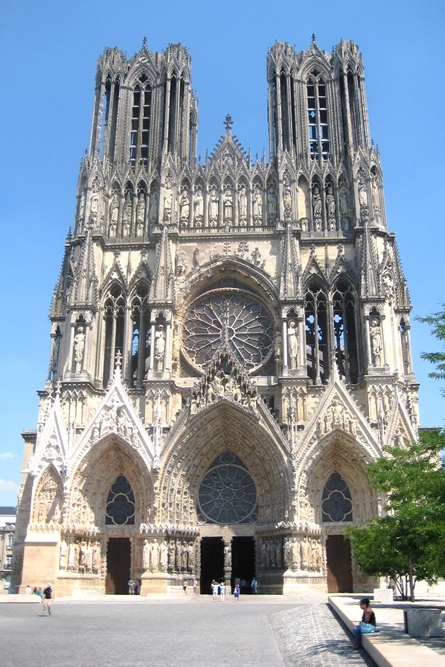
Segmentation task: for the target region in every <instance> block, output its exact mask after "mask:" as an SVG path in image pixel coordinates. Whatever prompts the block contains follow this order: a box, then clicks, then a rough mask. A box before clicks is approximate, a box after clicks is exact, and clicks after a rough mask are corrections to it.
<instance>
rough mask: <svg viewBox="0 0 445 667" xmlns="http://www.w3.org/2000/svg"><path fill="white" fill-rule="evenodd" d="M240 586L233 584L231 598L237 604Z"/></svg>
mask: <svg viewBox="0 0 445 667" xmlns="http://www.w3.org/2000/svg"><path fill="white" fill-rule="evenodd" d="M240 588H241V587H240V585H239V584H235V592H234V593H233V597H234V598H235V602H238V600H239V594H240Z"/></svg>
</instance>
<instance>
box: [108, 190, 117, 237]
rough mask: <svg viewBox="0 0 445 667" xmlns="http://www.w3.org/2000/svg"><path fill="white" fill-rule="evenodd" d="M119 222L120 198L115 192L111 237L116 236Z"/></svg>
mask: <svg viewBox="0 0 445 667" xmlns="http://www.w3.org/2000/svg"><path fill="white" fill-rule="evenodd" d="M118 220H119V197H118V195H117V192H116V191H114V193H113V197H112V199H111V204H110V236H116V230H117V223H118Z"/></svg>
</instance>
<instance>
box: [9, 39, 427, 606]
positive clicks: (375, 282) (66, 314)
mask: <svg viewBox="0 0 445 667" xmlns="http://www.w3.org/2000/svg"><path fill="white" fill-rule="evenodd" d="M267 78H268V118H269V148H270V159H269V161H268V162H267V161H266V160H265V159H263V160H260V161H255V162H252V161H251V159H250V158H249V157H248V156H247V154H246V152H245V151H244V149H243V148H242V146H241V144H240V142H239V140H238V139H237V138H236V136H235V135H234V134H233V132H232V125H233V122H232V119H231V117H230V116H227V117H226V119H225V134H224V135H223V137H222V138H221V139H220V141H219V142H218V144H217V145H216V146H215V148H214V151H213V152H212V154H211V156H210V157H209V158H207V159H206V161H205V163H202V162H201V161H199V160H197V158H196V142H197V118H198V111H197V110H198V105H197V100H196V98H195V96H194V94H193V92H192V90H191V87H190V81H191V60H190V55H189V53H188V52H187V50H186V49H185V48H184V47H182V46H181V45H170V46H169V47H168V48H167V49H166V50H165V52H164V53H152V52H150V51H148V49H147V46H146V44H145V42H144V44H143V46H142V49H141V50H140V51H139V53H137V54H136V55H135V56H134V57H133V58H131V59H130V60H127V59H126V57H125V56H124V54H123V53H122V52H121V51H119V50H118V49H107V50H106V51H105V53H104V54H103V56H102V57H101V58H100V59H99V63H98V69H97V76H96V89H95V98H94V110H93V120H92V129H91V139H90V147H89V151H88V154H87V155H86V156H85V158H84V159H83V161H82V164H81V168H80V175H79V181H78V192H77V200H76V207H75V221H74V227H73V233H72V234H69V235H68V237H67V240H66V244H65V250H64V257H63V262H62V267H61V271H60V276H59V279H58V282H57V284H56V287H55V290H54V296H53V301H52V305H51V310H50V320H51V332H50V341H51V350H50V361H49V367H48V377H47V381H46V384H45V386H44V388H43V389H42V390H41V391H40V392H39V396H40V405H39V417H38V426H37V430H36V431H27V432H25V433H24V434H23V437H24V439H25V456H24V459H25V466H24V467H25V473H24V481H23V486H22V489H21V492H20V503H19V512H18V518H17V545H16V554H15V583H16V587H18V586H23V584H22V583H21V582H25V584H28V583H29V584H30V585H34V583H36V584H38V583H40V582H41V581H42V578H45V577H46V578H47V579H48V580H51V581H54V582H55V585H56V587H57V590H58V594H60V595H62V594H72V592H73V591H74V590H90V591H93V590H94V591H98V592H107V593H126V592H127V582H128V580H129V579H130V577H133V578H134V579H137V578H140V579H142V580H143V591H144V592H145V593H148V592H167V591H169V590H170V589H175V588H177V587H178V586H179V585H180V584H181V583H182V580H183V578H184V577H187V576H197V577H198V578H199V579H200V583H201V590H202V591H203V592H208V591H209V590H210V588H209V585H210V581H211V580H212V579H214V578H218V577H219V578H224V579H225V580H226V581H227V583H228V584H230V583H231V584H233V582H234V580H235V579H236V578H239V579H240V580H246V581H250V580H251V579H252V578H253V577H254V576H256V578H257V579H258V582H259V586H260V589H261V590H262V591H270V592H282V593H288V592H291V591H293V590H298V589H299V588H301V587H302V586H311V587H318V588H322V589H324V590H329V591H335V590H341V591H352V590H354V589H360V590H365V589H366V588H367V587H368V588H372V587H373V586H374V582H373V581H371V580H368V579H366V578H364V577H363V575H361V574H360V573H359V572H358V570H357V569H356V566H355V564H354V562H353V561H351V555H350V552H349V546H348V543H347V542H346V541H345V539H344V532H345V530H346V528H347V526H349V525H351V524H358V523H361V522H363V521H366V520H368V519H370V518H372V517H374V516H377V515H378V513H379V506H378V500H377V497H376V494H375V493H374V491H373V490H372V488H371V487H370V485H369V481H368V478H367V475H366V472H365V466H366V463H368V462H370V461H373V460H375V459H376V458H377V457H379V456H380V455H381V453H382V448H383V447H384V446H385V445H388V444H392V445H397V446H404V443H406V442H410V441H412V440H413V439H415V437H416V432H417V426H418V413H417V389H418V387H417V384H416V380H415V377H414V374H413V368H412V360H411V346H410V338H409V335H410V333H409V332H410V324H409V317H410V311H411V304H410V300H409V295H408V291H407V286H406V281H405V277H404V275H403V271H402V267H401V263H400V258H399V254H398V250H397V245H396V242H395V237H394V234H392V233H391V232H390V231H389V230H388V225H387V220H386V214H385V203H384V197H383V181H382V169H381V164H380V157H379V153H378V151H377V149H376V147H375V146H374V144H373V142H372V141H371V139H370V132H369V121H368V112H367V106H366V95H365V84H364V72H363V63H362V58H361V55H360V52H359V49H358V47H357V46H356V45H355V44H354V43H353V42H350V41H342V42H340V44H338V45H337V46H336V47H335V48H334V49H333V51H332V53H331V54H328V53H326V52H325V51H322V50H321V49H320V48H319V47H318V46H317V44H316V43H315V40H314V41H313V42H312V44H311V46H310V48H309V49H308V50H307V51H300V52H297V51H296V50H295V49H294V48H292V47H291V46H289V45H288V44H281V43H276V44H275V45H274V46H273V47H272V48H271V49H270V51H269V53H268V55H267ZM345 563H346V564H347V566H346V567H345V566H344V564H345Z"/></svg>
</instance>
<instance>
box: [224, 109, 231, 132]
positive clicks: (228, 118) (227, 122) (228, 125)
mask: <svg viewBox="0 0 445 667" xmlns="http://www.w3.org/2000/svg"><path fill="white" fill-rule="evenodd" d="M232 125H233V120H232V116H231V115H230V114H229V113H228V114H227V116H226V119H225V121H224V126H225V128H226V130H227V132H228V131H229V130H231V129H232Z"/></svg>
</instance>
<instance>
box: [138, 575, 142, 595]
mask: <svg viewBox="0 0 445 667" xmlns="http://www.w3.org/2000/svg"><path fill="white" fill-rule="evenodd" d="M137 581H138V584H139V595H142V579H138V580H137Z"/></svg>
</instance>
